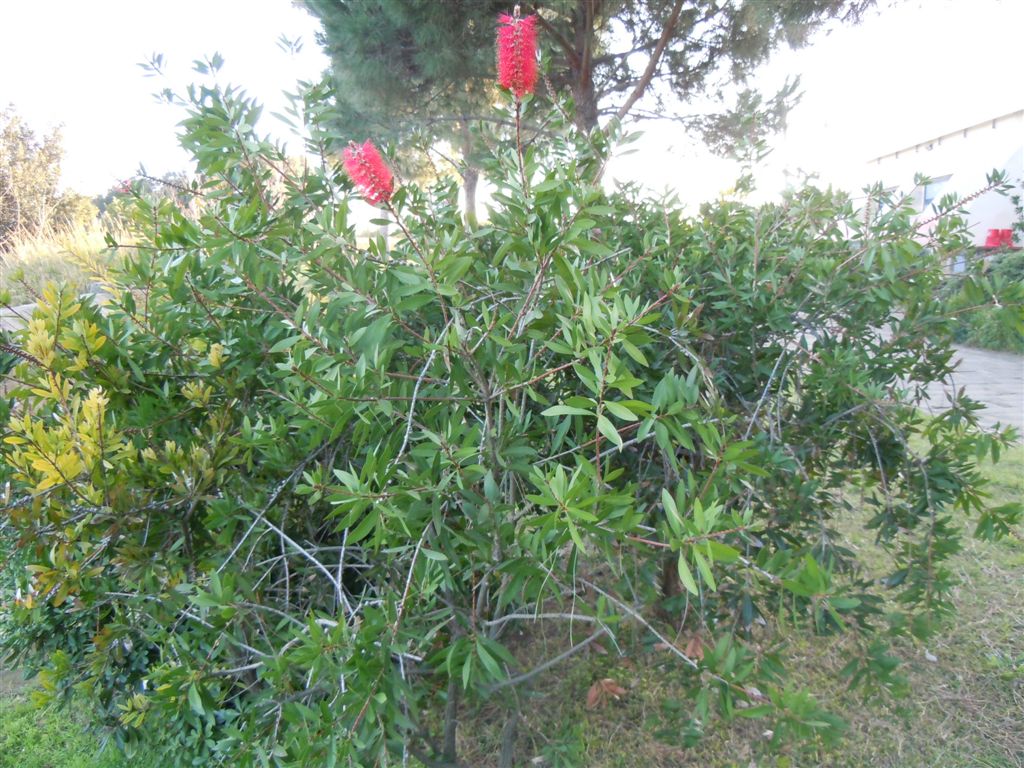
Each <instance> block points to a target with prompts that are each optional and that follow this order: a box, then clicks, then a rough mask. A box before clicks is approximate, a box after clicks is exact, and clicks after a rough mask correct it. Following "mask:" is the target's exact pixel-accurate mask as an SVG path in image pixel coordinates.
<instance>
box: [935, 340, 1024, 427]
mask: <svg viewBox="0 0 1024 768" xmlns="http://www.w3.org/2000/svg"><path fill="white" fill-rule="evenodd" d="M954 359H959V364H958V365H957V369H956V372H955V373H954V374H953V376H952V382H943V383H933V384H932V385H931V386H929V387H928V404H927V407H928V410H930V411H932V412H938V411H943V410H945V409H946V408H948V407H949V395H950V392H951V389H952V387H953V386H955V387H956V388H957V390H959V389H960V388H961V387H963V388H964V389H965V390H966V391H967V395H968V396H969V397H972V398H974V399H975V400H978V401H979V402H982V403H984V404H985V409H984V410H983V411H981V412H980V413H979V414H978V420H979V421H980V422H981V424H982V425H983V426H986V427H994V426H995V425H996V423H997V422H998V423H1000V424H1002V425H1003V426H1004V427H1005V426H1014V427H1016V428H1017V431H1018V432H1020V434H1021V435H1022V436H1024V356H1021V355H1014V354H1012V353H1010V352H992V351H991V350H987V349H975V348H974V347H957V348H956V355H955V357H954Z"/></svg>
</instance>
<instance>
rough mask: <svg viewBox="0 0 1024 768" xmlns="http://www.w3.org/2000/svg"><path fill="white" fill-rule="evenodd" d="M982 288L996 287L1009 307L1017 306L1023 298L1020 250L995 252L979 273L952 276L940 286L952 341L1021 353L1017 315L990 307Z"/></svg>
mask: <svg viewBox="0 0 1024 768" xmlns="http://www.w3.org/2000/svg"><path fill="white" fill-rule="evenodd" d="M979 281H981V283H982V284H981V285H980V286H979V285H978V282H979ZM986 290H988V291H991V290H998V291H999V292H1000V293H1001V294H1003V295H1005V296H1008V299H1007V300H1008V301H1009V302H1010V303H1011V306H1012V305H1017V306H1019V305H1020V303H1021V302H1022V301H1024V251H1021V250H1007V251H1003V252H1001V253H996V254H994V255H993V256H991V258H990V260H989V262H988V264H986V265H985V266H984V268H983V271H982V274H981V275H980V276H975V275H963V276H960V275H958V276H955V277H952V278H950V279H949V280H948V281H947V282H946V285H945V286H944V287H943V289H942V296H943V299H944V302H945V306H946V310H947V311H948V312H949V313H950V315H951V316H952V317H953V318H954V330H953V336H954V338H955V339H956V341H958V342H960V343H962V344H969V345H971V346H974V347H983V348H985V349H996V350H1004V351H1006V352H1017V353H1024V327H1022V326H1021V323H1020V320H1019V314H1017V315H1015V314H1014V313H1012V312H1006V311H1001V310H1000V308H998V307H993V306H992V305H991V304H990V303H989V302H987V301H986V300H985V297H986V295H987V294H986Z"/></svg>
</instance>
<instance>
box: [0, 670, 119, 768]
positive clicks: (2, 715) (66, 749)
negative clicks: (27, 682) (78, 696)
mask: <svg viewBox="0 0 1024 768" xmlns="http://www.w3.org/2000/svg"><path fill="white" fill-rule="evenodd" d="M4 691H5V688H4V684H3V682H2V681H0V768H128V767H129V766H130V765H132V764H133V763H132V762H131V761H128V760H126V759H124V758H122V757H121V755H120V754H119V753H118V752H117V751H116V750H115V749H108V750H105V751H103V752H101V751H100V746H99V743H98V742H97V740H96V739H95V738H94V737H93V736H92V735H90V734H89V733H88V732H87V731H86V730H85V727H84V724H83V723H84V719H83V718H82V717H81V716H76V715H74V714H69V713H68V712H66V711H63V712H58V711H56V710H53V709H39V708H38V707H36V706H35V705H34V704H33V703H32V702H31V701H29V698H28V696H26V695H24V694H22V693H12V692H10V691H8V692H6V693H5V692H4ZM135 765H137V763H135Z"/></svg>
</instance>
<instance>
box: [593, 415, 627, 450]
mask: <svg viewBox="0 0 1024 768" xmlns="http://www.w3.org/2000/svg"><path fill="white" fill-rule="evenodd" d="M597 428H598V429H599V430H600V431H601V434H602V435H604V436H605V437H606V438H608V440H610V441H611V442H613V443H615V444H616V445H617V446H618V447H619V448H621V447H622V436H621V435H620V434H619V431H618V430H617V429H615V425H614V424H612V422H611V419H609V418H608V417H607V416H598V417H597Z"/></svg>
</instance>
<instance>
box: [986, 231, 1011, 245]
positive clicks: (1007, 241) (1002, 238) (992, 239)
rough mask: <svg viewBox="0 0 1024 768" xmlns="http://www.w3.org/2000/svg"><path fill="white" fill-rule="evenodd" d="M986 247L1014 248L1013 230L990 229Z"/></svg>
mask: <svg viewBox="0 0 1024 768" xmlns="http://www.w3.org/2000/svg"><path fill="white" fill-rule="evenodd" d="M985 247H986V248H1012V247H1013V230H1012V229H990V230H989V231H988V237H987V238H985Z"/></svg>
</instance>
